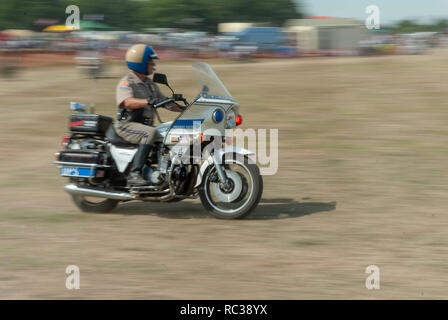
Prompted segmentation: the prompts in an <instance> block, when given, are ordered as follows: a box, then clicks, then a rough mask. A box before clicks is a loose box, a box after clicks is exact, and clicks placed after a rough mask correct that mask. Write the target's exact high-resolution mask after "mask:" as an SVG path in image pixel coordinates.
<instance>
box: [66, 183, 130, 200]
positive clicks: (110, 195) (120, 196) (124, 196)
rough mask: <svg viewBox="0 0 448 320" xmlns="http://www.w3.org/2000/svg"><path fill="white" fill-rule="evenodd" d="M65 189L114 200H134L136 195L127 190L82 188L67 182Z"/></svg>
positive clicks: (81, 194)
mask: <svg viewBox="0 0 448 320" xmlns="http://www.w3.org/2000/svg"><path fill="white" fill-rule="evenodd" d="M64 190H65V191H67V192H68V193H70V194H73V195H79V196H86V197H98V198H107V199H114V200H134V199H135V197H134V196H133V195H131V194H130V193H126V192H108V191H102V190H97V189H90V188H81V187H78V186H77V185H75V184H67V185H66V186H65V187H64Z"/></svg>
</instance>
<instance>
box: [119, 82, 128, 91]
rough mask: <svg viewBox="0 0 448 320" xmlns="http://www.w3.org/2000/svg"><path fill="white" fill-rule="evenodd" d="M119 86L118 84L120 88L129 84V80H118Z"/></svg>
mask: <svg viewBox="0 0 448 320" xmlns="http://www.w3.org/2000/svg"><path fill="white" fill-rule="evenodd" d="M119 86H120V88H122V89H125V88H127V87H128V86H129V82H127V81H123V82H120V85H119Z"/></svg>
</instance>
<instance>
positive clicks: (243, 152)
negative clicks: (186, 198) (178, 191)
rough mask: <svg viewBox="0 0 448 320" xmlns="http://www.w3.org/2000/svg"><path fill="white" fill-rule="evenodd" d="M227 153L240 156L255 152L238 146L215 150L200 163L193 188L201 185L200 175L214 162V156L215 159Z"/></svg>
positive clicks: (221, 157)
mask: <svg viewBox="0 0 448 320" xmlns="http://www.w3.org/2000/svg"><path fill="white" fill-rule="evenodd" d="M227 153H236V154H239V155H241V156H243V157H244V156H250V155H254V154H255V153H254V152H252V151H250V150H247V149H244V148H240V147H225V148H222V149H219V150H215V153H214V155H213V156H209V157H208V158H207V159H206V160H205V161H204V163H203V164H202V165H201V169H200V170H199V173H198V176H197V178H196V184H195V186H194V187H195V188H197V187H199V186H200V185H201V182H202V177H203V176H204V174H205V171H206V170H207V168H208V167H209V166H212V165H213V163H214V162H215V160H214V158H216V159H221V160H222V159H223V157H224V155H225V154H227Z"/></svg>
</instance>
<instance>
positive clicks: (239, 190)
mask: <svg viewBox="0 0 448 320" xmlns="http://www.w3.org/2000/svg"><path fill="white" fill-rule="evenodd" d="M223 167H224V168H223V169H224V171H225V172H226V174H227V176H228V178H229V179H230V180H231V186H230V187H229V188H223V186H222V185H220V183H219V182H211V181H210V174H208V175H207V177H206V180H205V184H204V191H205V196H206V198H207V202H208V203H209V204H210V205H211V206H212V207H213V208H214V209H215V210H217V211H219V212H221V213H223V214H228V215H232V214H234V213H237V212H238V211H239V210H241V208H243V207H244V206H246V205H247V204H248V203H249V202H250V200H251V198H252V196H253V194H254V187H255V186H254V181H255V179H254V177H253V176H252V174H251V172H250V170H249V168H248V167H247V164H245V163H243V162H240V161H238V160H226V164H225V165H224V166H223ZM226 198H227V199H226ZM224 199H226V200H225V201H223V200H224Z"/></svg>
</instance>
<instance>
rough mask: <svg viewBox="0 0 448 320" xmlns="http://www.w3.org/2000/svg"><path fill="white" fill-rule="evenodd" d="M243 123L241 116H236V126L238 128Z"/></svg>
mask: <svg viewBox="0 0 448 320" xmlns="http://www.w3.org/2000/svg"><path fill="white" fill-rule="evenodd" d="M242 123H243V118H242V117H241V116H240V115H237V116H236V119H235V124H236V125H237V126H239V125H240V124H242Z"/></svg>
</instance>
